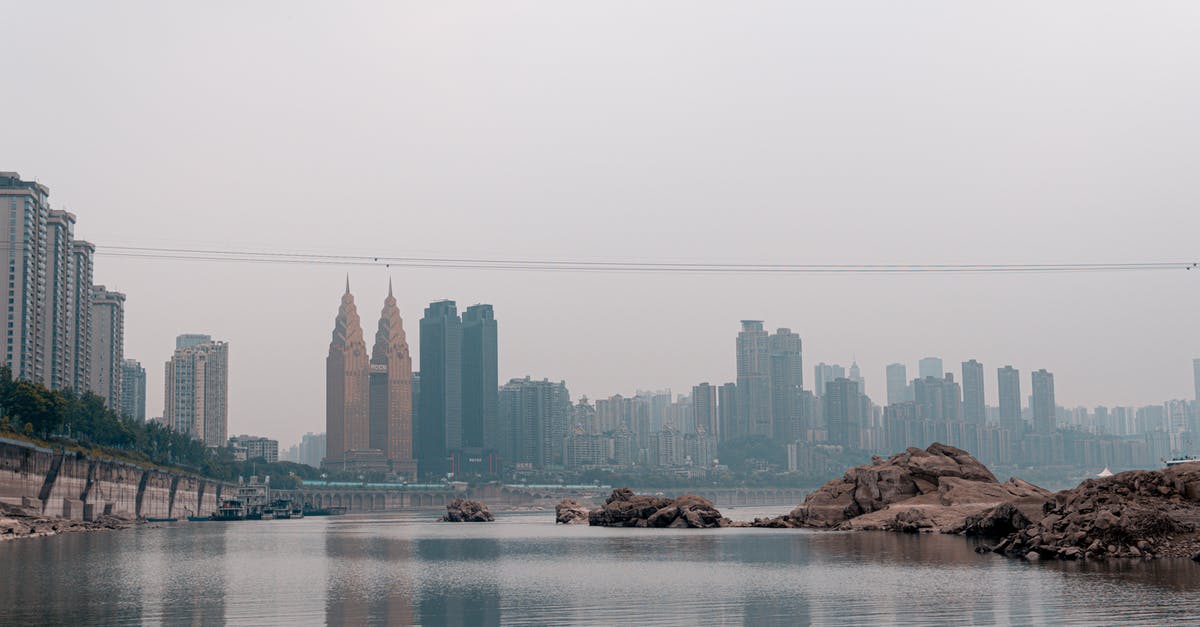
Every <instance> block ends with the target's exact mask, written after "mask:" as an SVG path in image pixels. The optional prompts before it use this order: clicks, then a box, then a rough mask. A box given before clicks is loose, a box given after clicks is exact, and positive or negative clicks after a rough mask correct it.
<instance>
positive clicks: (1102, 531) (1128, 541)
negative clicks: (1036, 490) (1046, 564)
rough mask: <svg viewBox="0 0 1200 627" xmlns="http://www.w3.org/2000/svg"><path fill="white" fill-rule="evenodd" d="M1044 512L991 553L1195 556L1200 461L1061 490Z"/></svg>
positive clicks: (1070, 556) (1065, 556)
mask: <svg viewBox="0 0 1200 627" xmlns="http://www.w3.org/2000/svg"><path fill="white" fill-rule="evenodd" d="M1008 513H1009V514H1010V515H1011V514H1012V513H1011V512H1008ZM1000 514H1001V513H1000V512H997V515H1000ZM1043 514H1044V515H1043V516H1041V517H1040V518H1039V519H1038V520H1036V521H1032V522H1030V523H1029V524H1028V525H1026V526H1025V527H1023V528H1021V529H1014V530H1013V531H1011V532H1010V533H1008V534H1007V535H1006V536H1005V537H1004V539H1003V540H1001V541H1000V543H999V544H997V545H996V546H995V547H992V548H991V550H993V551H996V552H998V553H1003V554H1005V555H1009V556H1013V557H1027V558H1035V557H1036V558H1059V559H1081V558H1100V557H1167V556H1170V557H1185V556H1188V557H1190V556H1194V555H1196V554H1197V553H1198V552H1200V532H1198V531H1197V529H1198V528H1200V463H1192V464H1181V465H1179V466H1175V467H1173V468H1168V469H1166V470H1133V471H1130V472H1123V473H1121V474H1118V475H1113V476H1111V477H1107V478H1103V479H1088V480H1087V481H1084V482H1083V483H1081V484H1079V486H1078V487H1076V488H1073V489H1071V490H1064V491H1062V492H1058V493H1056V494H1055V495H1054V497H1053V499H1050V500H1048V501H1047V502H1046V504H1045V505H1044V506H1043ZM1020 522H1021V521H1020V520H1019V519H1018V520H1015V521H1014V524H1013V526H1014V527H1015V526H1016V525H1017V524H1020ZM980 524H986V521H980Z"/></svg>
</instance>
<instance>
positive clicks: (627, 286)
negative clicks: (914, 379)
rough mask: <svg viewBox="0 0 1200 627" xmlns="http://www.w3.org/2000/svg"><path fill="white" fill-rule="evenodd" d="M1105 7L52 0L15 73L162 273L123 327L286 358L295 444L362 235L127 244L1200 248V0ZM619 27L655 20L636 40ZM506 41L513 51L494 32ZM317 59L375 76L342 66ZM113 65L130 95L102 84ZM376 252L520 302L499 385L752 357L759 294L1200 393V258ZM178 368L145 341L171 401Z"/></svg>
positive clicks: (1103, 375)
mask: <svg viewBox="0 0 1200 627" xmlns="http://www.w3.org/2000/svg"><path fill="white" fill-rule="evenodd" d="M1084 7H1085V5H1081V4H1079V3H1074V2H1068V3H1062V4H1054V5H1046V6H1042V7H1040V9H1039V10H1040V11H1041V12H1042V13H1041V14H1040V16H1041V19H1038V20H1035V21H1034V22H1035V23H1036V25H1037V26H1036V27H1031V21H1030V20H1029V19H1028V18H1027V16H1022V15H1019V14H1018V12H1016V11H1012V10H1010V9H1002V8H998V7H983V6H979V5H973V4H971V5H966V4H964V5H962V6H955V7H953V9H952V10H951V11H950V12H949V13H946V12H941V11H938V12H931V11H928V10H914V9H913V8H912V7H910V6H906V5H904V4H889V3H883V4H881V5H878V6H872V10H870V11H861V10H857V9H856V8H854V7H851V6H848V5H838V4H829V5H823V6H820V7H817V6H801V5H779V6H773V8H772V12H771V16H772V17H771V19H769V20H764V19H763V15H764V13H763V10H762V9H761V8H759V7H754V6H752V5H734V4H728V3H727V4H726V5H725V6H721V7H717V6H714V5H708V6H706V7H705V10H697V11H687V13H688V14H689V20H690V22H689V23H690V28H688V29H686V32H685V31H680V32H677V33H674V34H671V35H670V36H669V37H666V38H664V33H663V29H662V28H660V27H659V25H660V24H663V23H670V22H671V21H672V20H674V19H676V18H677V16H678V11H679V7H678V5H673V4H670V3H667V4H656V5H654V6H642V7H638V8H637V10H636V11H635V10H634V9H633V8H632V7H625V8H624V9H620V10H618V9H613V8H611V7H602V6H600V5H586V4H573V3H561V4H556V5H553V6H546V7H542V9H541V12H540V13H539V17H537V18H536V19H535V18H534V17H533V16H532V15H531V14H529V13H527V12H515V13H514V12H512V11H508V10H506V9H505V7H503V6H499V5H492V6H489V5H483V6H477V7H474V8H473V10H471V11H460V10H458V9H456V8H454V7H452V6H436V7H435V6H430V7H426V8H425V9H423V10H422V11H420V12H413V11H412V10H411V8H410V7H405V6H400V5H396V6H379V7H376V8H373V9H372V10H371V17H370V19H363V13H362V12H358V11H329V10H328V9H327V7H322V6H319V5H306V4H303V3H293V5H291V6H289V7H288V10H287V16H288V19H287V20H281V19H280V14H279V10H278V8H277V7H274V6H270V5H245V6H239V7H237V9H236V11H235V13H236V15H237V19H230V18H229V16H228V15H226V14H223V13H222V12H220V11H216V12H212V13H203V12H195V11H188V10H186V9H185V8H183V7H179V6H176V5H173V4H168V3H159V4H148V5H145V6H142V7H140V8H139V9H138V10H130V11H113V10H111V9H110V8H109V7H107V6H103V5H86V4H85V5H80V6H77V7H73V8H72V9H71V10H70V11H66V10H64V9H63V8H62V7H61V6H56V5H54V4H53V3H49V4H48V3H21V4H16V5H14V6H12V7H11V8H10V11H9V12H8V13H6V17H7V18H8V19H9V20H11V21H12V22H13V23H14V24H22V25H23V27H22V28H19V29H14V31H13V32H12V33H10V34H9V35H7V36H6V37H5V38H4V40H3V41H2V42H0V51H2V52H4V53H7V55H6V56H7V57H8V58H26V57H29V55H30V54H32V53H31V52H30V51H39V50H45V49H46V42H48V41H53V42H55V46H54V49H55V53H54V54H53V55H51V56H50V57H47V58H45V59H43V60H42V62H36V63H21V64H16V65H14V66H13V67H12V68H10V69H9V71H10V73H11V74H10V80H11V82H12V84H15V85H22V86H24V89H27V90H28V91H29V93H36V94H38V95H39V97H37V98H28V99H11V100H10V101H9V102H8V109H7V110H6V113H7V119H9V120H13V121H20V123H19V124H17V123H10V124H8V125H6V128H5V131H6V132H5V135H4V141H3V142H0V168H3V169H4V170H15V171H18V172H21V174H22V176H24V177H26V178H28V179H30V180H37V181H40V182H41V183H43V184H45V185H47V186H49V187H50V188H51V190H52V194H53V195H52V197H51V198H52V200H53V201H54V204H55V208H57V209H60V210H63V211H70V212H72V213H74V214H76V215H77V216H79V222H78V224H77V225H76V227H77V228H76V235H77V237H79V238H80V239H86V240H88V241H90V242H93V243H95V244H96V245H97V251H96V261H97V263H96V264H95V283H97V284H103V285H108V286H110V287H113V288H115V289H120V290H122V291H124V292H126V293H128V294H129V297H130V298H129V301H128V302H127V303H126V329H127V333H126V342H125V344H126V346H125V355H126V356H130V357H136V358H137V359H139V360H141V361H142V363H144V364H158V363H161V361H163V360H165V359H166V358H167V357H168V356H169V354H170V352H171V351H170V347H171V345H172V342H173V339H174V335H175V333H177V332H178V331H179V330H180V329H198V330H203V331H206V332H208V333H211V334H212V335H213V336H215V337H221V338H223V339H225V340H227V341H229V342H230V343H231V344H232V345H233V346H234V347H236V348H237V354H236V356H235V357H234V358H232V359H231V362H230V368H231V371H230V378H231V381H253V382H254V383H253V384H252V385H234V386H231V390H230V394H231V397H230V422H231V425H230V427H231V429H234V430H235V431H236V432H239V433H240V432H248V433H255V434H265V435H270V436H272V437H278V438H280V439H281V441H294V439H295V438H296V437H297V435H298V434H300V433H303V432H305V431H310V430H311V431H319V430H321V428H322V422H323V420H322V413H323V409H322V408H323V398H322V388H323V385H322V382H323V374H324V373H323V372H322V370H321V369H320V367H319V366H314V364H320V363H321V360H322V359H323V358H324V356H325V353H326V350H327V346H326V345H325V342H324V341H323V340H320V339H318V338H324V337H325V334H327V333H328V325H329V319H328V318H329V311H328V307H329V304H328V300H329V297H328V294H329V291H330V290H334V289H337V286H338V285H339V284H340V283H341V282H342V280H343V278H344V273H345V270H346V269H347V268H346V267H328V266H321V265H313V266H305V265H299V264H290V265H289V264H265V263H232V262H201V261H186V260H178V259H162V258H153V259H146V258H138V257H135V256H133V255H132V253H128V252H127V254H126V256H117V255H116V254H115V252H116V251H113V250H112V249H111V248H108V249H107V250H106V246H107V247H111V246H114V245H125V246H131V247H147V248H149V247H162V248H169V249H180V248H187V249H221V250H250V251H282V252H305V253H319V254H338V253H341V254H355V255H360V256H365V257H368V258H369V257H372V256H375V255H381V254H389V255H396V256H405V257H414V258H431V257H436V258H477V257H486V258H500V259H512V258H515V259H520V258H535V259H560V258H561V259H578V260H583V261H601V260H637V261H645V262H664V261H676V262H729V263H739V262H740V263H815V264H822V263H823V264H840V263H930V264H936V263H1053V262H1061V263H1086V262H1110V261H1160V260H1179V259H1189V258H1191V257H1194V256H1195V249H1196V248H1195V234H1196V233H1197V232H1200V212H1196V211H1195V207H1196V206H1197V204H1198V203H1200V188H1197V186H1196V185H1194V183H1193V181H1192V177H1191V174H1190V173H1191V172H1194V171H1197V170H1198V169H1200V155H1198V153H1197V151H1195V150H1194V149H1193V147H1194V146H1195V145H1197V143H1200V130H1198V129H1197V128H1196V126H1195V125H1189V124H1180V123H1179V120H1189V119H1191V118H1192V117H1193V115H1194V110H1195V103H1196V101H1197V96H1198V94H1197V86H1196V84H1195V82H1194V81H1181V80H1178V76H1177V73H1176V72H1174V71H1172V70H1171V68H1172V67H1174V65H1173V64H1177V63H1179V60H1181V59H1189V58H1194V57H1195V56H1196V55H1197V53H1198V52H1200V44H1198V43H1197V42H1196V38H1195V37H1194V36H1193V33H1191V32H1190V31H1188V30H1187V29H1186V28H1183V27H1182V25H1186V24H1190V23H1192V22H1193V21H1194V15H1193V13H1194V10H1193V8H1192V7H1191V6H1188V5H1172V6H1163V7H1159V8H1158V10H1156V11H1153V12H1147V11H1145V10H1143V9H1142V8H1141V7H1134V6H1132V5H1129V6H1124V7H1119V6H1114V7H1112V10H1111V11H1109V10H1105V11H1088V15H1089V16H1090V17H1089V19H1088V20H1080V19H1079V15H1080V11H1081V10H1082V9H1083V8H1084ZM931 15H936V16H937V18H936V19H930V16H931ZM548 23H559V24H580V25H583V24H587V25H590V28H581V29H572V30H570V31H567V30H559V29H553V28H547V27H546V25H547V24H548ZM953 24H970V25H971V29H972V30H971V31H970V32H972V33H975V36H965V35H964V32H966V31H964V30H963V29H961V28H956V27H952V26H951V25H953ZM185 25H186V27H185ZM114 32H115V33H120V38H119V40H120V41H121V42H123V43H122V45H119V46H117V45H112V41H113V37H112V33H114ZM206 33H221V34H222V37H220V38H214V37H211V36H210V35H205V34H206ZM612 37H620V41H621V42H622V45H621V46H620V50H619V53H617V54H606V52H607V51H610V50H612V48H613V46H612V44H613V39H612ZM1114 37H1119V38H1120V39H1121V40H1122V41H1130V42H1138V45H1135V46H1128V47H1120V48H1119V49H1117V48H1114V47H1113V46H1112V45H1111V44H1112V41H1113V40H1114ZM264 38H265V39H264ZM263 41H270V42H271V45H270V46H263V45H262V44H261V42H263ZM714 41H719V42H723V43H724V44H725V45H719V46H714V45H712V42H714ZM1064 41H1069V42H1071V44H1072V45H1070V46H1064V45H1063V42H1064ZM481 42H482V44H481ZM1012 42H1020V45H1019V46H1017V45H1013V44H1012ZM481 45H484V46H486V49H487V50H488V51H489V52H490V53H489V54H488V55H487V56H486V58H480V57H479V56H478V55H476V54H475V53H474V52H472V51H477V50H479V49H480V46H481ZM1009 46H1011V50H1012V54H997V53H996V51H997V50H1001V49H1002V50H1009V49H1010V48H1009ZM147 50H153V51H156V53H155V54H146V52H145V51H147ZM545 50H555V51H556V55H555V58H554V60H553V62H550V63H547V62H545V61H546V59H545V55H544V51H545ZM418 51H419V53H418ZM870 51H886V53H881V54H873V53H871V52H870ZM66 60H69V62H67V61H66ZM932 60H936V62H932ZM181 69H182V70H183V71H181ZM314 73H327V74H329V75H337V76H339V77H340V85H341V87H340V88H339V89H337V90H328V91H319V92H317V93H314V92H313V90H312V89H311V77H312V76H313V75H314ZM264 76H268V77H271V80H269V81H264V80H263V77H264ZM447 77H453V80H450V81H448V80H447ZM664 77H671V80H670V81H664ZM1063 77H1073V80H1063ZM1116 85H1136V86H1137V89H1133V90H1121V91H1120V93H1119V94H1117V93H1116V92H1115V91H1114V86H1116ZM114 86H115V87H116V88H114ZM497 86H507V87H511V89H507V88H505V89H500V88H497ZM80 93H86V94H95V96H96V97H94V98H91V97H89V98H88V99H87V100H88V102H87V104H86V106H80V105H79V104H78V103H79V94H80ZM300 94H303V96H300ZM880 103H885V104H882V105H881V104H880ZM165 105H169V106H165ZM1147 111H1149V112H1154V114H1153V115H1146V114H1144V112H1147ZM113 137H120V138H121V140H120V141H119V142H116V141H114V140H113ZM231 146H237V148H238V149H237V150H230V147H231ZM214 164H215V165H214ZM330 181H336V182H337V184H334V185H329V184H326V182H330ZM463 181H470V184H469V185H466V184H463ZM185 225H186V226H185ZM1192 260H1193V261H1194V259H1192ZM352 270H353V273H354V275H355V281H356V283H357V284H361V286H362V287H361V288H360V289H362V290H363V293H364V294H382V293H384V290H385V289H386V282H387V279H388V278H389V276H391V278H393V279H394V280H395V283H396V285H397V286H401V285H403V289H402V290H400V292H399V293H398V294H397V299H398V303H397V305H398V307H399V309H400V312H401V314H402V315H403V316H404V317H405V318H406V319H408V320H410V321H413V320H416V319H418V318H419V317H420V316H421V312H422V310H423V308H424V306H425V305H426V304H428V303H429V302H432V301H434V300H437V299H439V298H443V297H451V296H453V297H457V298H459V299H460V303H461V304H463V305H467V304H470V303H473V302H486V303H490V304H492V305H493V306H494V307H496V309H497V311H503V312H505V321H506V322H505V325H506V330H505V333H504V334H503V336H502V337H501V338H500V342H501V345H500V347H499V350H500V352H501V354H502V356H503V357H502V360H501V362H500V365H499V372H498V378H499V380H500V381H507V380H509V379H511V378H514V377H523V376H524V375H526V374H529V375H532V376H535V377H550V378H552V379H553V380H560V379H562V380H566V381H567V382H568V385H570V387H571V391H572V393H573V394H588V395H589V396H603V395H609V394H612V393H613V392H614V391H618V390H625V391H631V390H634V389H637V388H638V387H642V388H646V387H655V388H661V387H671V388H672V389H674V390H681V391H682V390H687V389H690V387H691V386H692V385H695V384H696V383H697V382H700V381H706V380H707V381H709V382H710V383H712V384H713V385H717V384H718V382H720V383H724V382H728V381H733V380H734V375H735V373H734V372H733V371H732V370H733V366H732V365H731V364H729V360H728V358H727V357H728V355H727V353H728V351H729V344H730V340H729V339H728V338H727V333H728V331H729V329H730V328H736V325H737V321H739V320H742V319H747V318H751V319H763V320H768V321H771V325H772V328H775V327H776V326H782V327H788V328H791V329H792V330H793V331H794V332H795V333H797V334H798V335H799V336H800V337H802V338H803V339H804V342H805V352H806V355H805V364H816V363H820V362H826V363H837V364H842V365H844V366H848V365H849V363H850V362H851V361H854V360H857V362H858V364H859V365H860V367H861V369H862V372H863V374H864V375H865V377H866V379H867V388H868V393H869V394H870V396H871V397H872V398H883V397H884V395H883V390H884V388H883V387H882V383H883V382H884V381H885V376H884V368H885V366H886V364H889V363H895V362H902V363H905V364H907V365H908V373H909V374H913V373H915V372H917V370H916V368H917V365H916V361H917V359H919V358H921V357H925V356H930V355H937V356H940V357H941V358H942V359H943V360H944V363H945V364H950V365H952V369H953V370H954V371H955V372H956V374H957V373H958V370H957V368H958V364H960V363H961V362H962V361H966V360H969V359H976V360H978V361H979V362H980V363H982V364H984V366H985V368H986V369H987V372H989V377H988V379H989V380H988V383H990V382H991V381H990V379H991V377H990V373H991V372H992V369H994V368H997V367H1000V366H1002V365H1004V364H1008V363H1011V364H1012V365H1013V366H1014V367H1017V368H1019V369H1021V371H1022V372H1023V373H1028V372H1032V371H1034V370H1037V369H1040V368H1046V369H1047V370H1048V371H1051V372H1054V373H1055V387H1056V390H1055V392H1056V398H1057V399H1059V402H1060V403H1064V404H1069V405H1076V404H1086V405H1098V404H1104V405H1110V406H1111V405H1118V404H1121V405H1138V404H1143V403H1151V402H1158V400H1160V399H1165V398H1186V397H1189V396H1190V394H1191V392H1189V388H1190V387H1191V386H1192V379H1191V378H1190V373H1189V372H1188V369H1187V363H1188V362H1189V361H1190V360H1191V359H1194V358H1196V357H1197V356H1200V338H1198V337H1197V335H1198V334H1195V333H1192V332H1190V331H1191V329H1193V328H1194V320H1193V318H1194V315H1192V313H1191V312H1194V311H1197V310H1200V290H1197V289H1195V281H1196V280H1198V279H1200V274H1198V273H1197V272H1196V271H1192V272H1190V273H1188V272H1182V271H1180V272H1113V273H1097V274H1088V273H1061V274H1055V273H1025V274H1000V275H995V274H979V273H976V274H972V273H960V274H950V275H948V274H941V275H929V274H918V275H911V274H906V275H891V274H887V275H884V274H877V275H865V276H864V275H847V274H821V275H801V276H792V275H759V274H755V275H747V274H735V273H723V274H687V275H682V276H681V275H677V274H671V275H665V274H660V273H602V272H583V273H575V272H571V273H567V272H503V271H481V270H466V269H464V270H447V269H428V268H411V267H410V268H399V267H393V268H390V269H388V268H385V267H382V266H381V267H379V268H372V269H364V268H361V267H354V268H352ZM1168 297H1169V298H1168ZM1168 301H1169V302H1170V305H1167V304H1165V303H1167V302H1168ZM372 307H373V306H372ZM164 312H170V314H171V315H170V316H166V315H164ZM372 313H373V312H372ZM410 335H412V336H415V335H416V334H415V333H410ZM414 339H415V338H410V340H414ZM410 349H411V350H412V352H413V355H414V356H415V355H417V354H419V350H420V347H419V345H418V343H417V342H416V341H411V342H410ZM809 368H811V367H810V366H809ZM811 372H812V371H811V369H808V370H806V372H805V375H806V376H805V379H806V381H807V379H808V375H809V374H811ZM162 376H163V374H162V373H161V372H159V369H158V368H157V367H151V368H148V372H147V377H148V381H147V390H148V395H149V398H148V399H147V406H148V407H149V408H151V409H150V411H151V412H156V411H157V408H160V407H161V406H162V399H161V395H162V389H163V387H162V386H163V382H162ZM1024 383H1025V385H1024V386H1023V387H1027V386H1028V381H1025V382H1024ZM993 387H994V386H987V387H986V393H987V394H988V395H989V401H988V402H989V403H992V404H994V403H995V400H994V396H992V395H993V389H992V388H993Z"/></svg>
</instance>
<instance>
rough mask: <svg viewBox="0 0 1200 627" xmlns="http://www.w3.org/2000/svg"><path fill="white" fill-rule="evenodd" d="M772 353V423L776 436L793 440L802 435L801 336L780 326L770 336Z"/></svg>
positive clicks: (770, 351) (769, 344)
mask: <svg viewBox="0 0 1200 627" xmlns="http://www.w3.org/2000/svg"><path fill="white" fill-rule="evenodd" d="M767 347H768V351H769V355H770V357H769V358H770V363H769V368H770V389H771V423H772V425H773V429H774V430H773V432H772V433H771V434H770V435H773V436H774V437H775V438H778V439H782V440H786V441H793V440H795V439H797V438H799V437H800V431H801V425H800V389H801V387H802V386H803V383H804V362H803V359H802V356H801V342H800V336H799V335H796V334H795V333H792V331H791V329H779V330H778V331H776V332H775V334H774V335H771V336H770V337H769V338H767ZM763 435H766V434H763Z"/></svg>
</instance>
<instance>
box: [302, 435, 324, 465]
mask: <svg viewBox="0 0 1200 627" xmlns="http://www.w3.org/2000/svg"><path fill="white" fill-rule="evenodd" d="M299 449H300V450H299V459H297V460H296V461H297V462H298V463H301V464H305V465H307V466H312V467H313V468H320V467H321V460H322V459H324V458H325V434H324V433H320V434H317V433H313V432H311V431H309V432H308V433H305V434H304V435H303V436H301V437H300V447H299Z"/></svg>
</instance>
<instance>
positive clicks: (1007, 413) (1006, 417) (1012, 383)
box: [996, 366, 1025, 437]
mask: <svg viewBox="0 0 1200 627" xmlns="http://www.w3.org/2000/svg"><path fill="white" fill-rule="evenodd" d="M996 390H997V394H998V396H997V400H998V402H999V405H1000V411H999V419H1000V427H1001V428H1002V429H1008V431H1009V432H1010V433H1011V434H1013V435H1014V436H1016V437H1020V436H1021V433H1022V432H1024V430H1025V429H1024V426H1025V421H1024V420H1023V419H1022V418H1021V371H1020V370H1017V369H1016V368H1013V367H1012V366H1005V367H1003V368H998V369H997V370H996Z"/></svg>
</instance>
